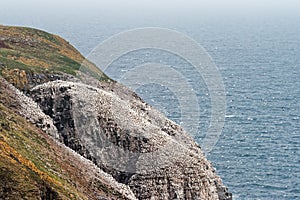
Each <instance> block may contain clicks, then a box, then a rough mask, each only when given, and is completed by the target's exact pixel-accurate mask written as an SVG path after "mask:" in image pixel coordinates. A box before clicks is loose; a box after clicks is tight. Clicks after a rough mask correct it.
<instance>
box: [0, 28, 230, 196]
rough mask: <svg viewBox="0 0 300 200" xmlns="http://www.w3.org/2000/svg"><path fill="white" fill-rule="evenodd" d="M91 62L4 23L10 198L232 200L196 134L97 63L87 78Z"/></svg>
mask: <svg viewBox="0 0 300 200" xmlns="http://www.w3.org/2000/svg"><path fill="white" fill-rule="evenodd" d="M83 59H84V58H83V56H82V55H81V54H80V53H79V52H78V51H77V50H76V49H74V47H72V46H71V45H70V44H68V42H66V41H64V40H63V39H61V38H60V37H59V36H55V35H51V34H48V33H46V32H43V31H39V30H36V29H31V28H21V27H6V26H0V62H1V63H0V72H1V74H2V76H3V77H4V78H5V80H4V79H2V78H0V82H1V87H0V94H1V96H0V97H1V98H0V106H1V107H0V108H1V109H0V111H1V113H0V114H1V129H0V130H1V131H0V139H1V140H0V141H1V142H2V143H1V147H3V148H2V149H1V151H0V154H1V160H0V163H1V172H0V173H1V174H0V175H1V176H3V180H7V181H5V182H3V183H5V184H8V186H9V187H8V188H6V186H5V185H4V184H3V185H2V186H1V187H2V190H1V191H0V197H1V195H2V197H3V198H8V197H16V198H18V197H19V196H18V195H23V194H24V193H26V194H27V193H28V194H29V195H31V197H37V199H38V198H43V197H44V196H46V199H47V198H48V199H51V198H54V199H57V198H58V199H68V198H71V199H72V198H75V199H135V198H138V199H224V200H225V199H231V194H230V193H228V191H227V188H226V187H225V186H224V185H223V183H222V181H221V179H220V178H219V177H218V176H217V175H216V174H215V171H214V168H213V167H212V165H211V164H210V162H209V161H207V159H206V158H205V157H204V155H203V154H202V152H201V149H200V147H199V146H198V145H197V144H196V143H195V142H194V141H193V139H192V138H191V137H190V136H189V134H188V133H186V132H185V131H184V130H183V129H182V128H181V127H180V126H178V125H176V124H175V123H174V122H172V121H170V120H168V119H166V118H165V117H164V116H163V115H162V114H161V113H160V112H158V111H157V110H155V109H153V108H152V107H151V106H150V105H148V104H146V103H145V102H144V101H143V100H142V99H140V98H139V97H138V96H137V95H136V94H135V93H134V92H132V91H130V90H129V89H128V88H126V87H124V86H122V85H120V84H118V83H116V82H114V81H112V80H110V79H109V78H108V77H106V76H105V75H104V74H103V73H102V72H101V71H100V70H98V69H97V67H96V66H95V65H93V64H92V63H89V62H85V63H86V64H85V66H84V67H83V68H81V70H82V69H84V70H83V71H80V72H79V71H78V69H79V66H80V64H81V62H82V61H83ZM78 74H80V76H79V77H78V76H77V75H78ZM6 81H8V82H9V83H11V84H12V85H10V84H9V83H8V82H6ZM15 87H16V88H18V89H20V90H22V91H23V92H24V93H25V94H26V95H27V96H25V95H24V94H23V93H22V92H20V91H19V90H17V89H16V88H15ZM25 119H26V120H27V121H25ZM33 125H34V126H35V127H34V126H33ZM71 149H73V150H74V151H73V150H71ZM75 152H76V153H75ZM77 153H78V154H77ZM79 154H80V155H82V156H83V157H85V158H83V157H81V156H80V155H79ZM10 155H12V156H10ZM87 159H88V160H90V161H88V160H87ZM23 160H24V161H23ZM91 161H92V162H91ZM28 163H29V164H28ZM94 164H95V165H94ZM10 165H11V166H13V167H11V168H10V167H9V166H10ZM10 169H11V170H12V171H10V172H11V173H10V174H7V173H6V172H7V171H9V170H10ZM18 170H20V172H19V171H18ZM29 175H30V176H29ZM24 177H25V178H24ZM26 178H27V179H26ZM6 182H7V183H6ZM10 182H12V183H17V184H9V183H10ZM19 183H20V184H19ZM23 184H25V185H26V184H27V186H28V187H27V186H26V187H25V185H24V187H23V186H22V185H23ZM44 186H45V187H44ZM30 187H32V188H33V189H32V190H30V189H26V188H30ZM129 187H130V188H129ZM22 188H25V189H24V190H23V189H22ZM14 190H16V191H20V192H17V193H18V194H15V193H12V191H14ZM30 191H33V193H31V192H30ZM1 192H2V193H1ZM39 194H42V195H39ZM47 195H48V196H47ZM49 195H50V196H49ZM29 198H30V197H29Z"/></svg>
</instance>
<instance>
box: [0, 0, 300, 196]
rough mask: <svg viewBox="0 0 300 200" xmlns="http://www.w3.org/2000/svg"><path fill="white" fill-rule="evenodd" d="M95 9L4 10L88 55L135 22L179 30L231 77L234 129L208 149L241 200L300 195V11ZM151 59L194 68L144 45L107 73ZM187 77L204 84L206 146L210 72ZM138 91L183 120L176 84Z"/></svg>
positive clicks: (5, 18)
mask: <svg viewBox="0 0 300 200" xmlns="http://www.w3.org/2000/svg"><path fill="white" fill-rule="evenodd" d="M269 2H271V1H269ZM16 4H17V3H16ZM57 5H59V3H58V2H56V4H55V6H57ZM39 6H40V7H39V8H44V9H45V7H46V6H42V5H39ZM55 6H50V8H54V7H55ZM89 6H90V7H88V6H87V7H84V8H82V9H83V10H80V9H79V8H77V7H76V11H75V10H72V7H71V8H70V9H68V7H66V6H64V7H58V8H57V10H55V9H54V10H53V11H52V10H51V9H50V8H49V9H48V10H47V9H45V10H44V11H43V9H35V8H34V6H33V7H29V6H27V7H26V6H25V8H24V9H21V7H20V10H19V11H18V9H17V8H14V7H13V6H11V5H6V9H5V8H4V7H5V6H3V7H1V8H0V23H2V24H5V25H23V26H31V27H35V28H39V29H43V30H46V31H49V32H52V33H55V34H58V35H60V36H62V37H64V38H66V39H67V40H68V41H69V42H70V43H71V44H73V45H74V46H75V47H76V48H78V49H79V51H81V52H82V53H83V54H84V55H88V54H89V52H90V51H91V50H92V49H93V48H95V47H96V46H97V45H98V44H99V43H100V42H102V41H104V40H105V39H107V38H108V37H110V36H112V35H113V34H116V33H119V32H121V31H126V30H128V29H132V28H139V27H148V26H151V27H153V26H155V27H163V28H170V29H174V30H177V31H179V32H181V33H183V34H186V35H187V36H189V37H191V38H193V39H194V40H196V41H197V42H198V43H199V44H200V45H202V46H203V47H204V48H205V49H206V50H207V52H208V53H209V54H210V56H211V57H212V59H213V60H214V62H215V64H216V66H217V67H218V68H219V70H220V73H221V75H222V78H223V81H224V84H225V90H226V99H227V102H226V103H227V111H226V118H225V127H224V129H223V132H222V135H221V137H220V138H219V141H218V143H217V145H216V146H215V147H214V149H213V151H212V152H210V153H208V154H207V157H208V159H209V160H210V161H212V163H213V165H214V166H215V168H216V169H217V173H218V175H220V176H221V177H222V179H223V181H224V183H225V185H226V186H228V188H229V190H230V191H231V192H232V193H233V196H234V199H300V81H299V80H300V14H298V13H297V12H295V10H296V8H293V7H292V6H291V7H290V8H289V9H287V8H282V9H279V8H280V6H278V8H277V9H278V12H275V11H272V10H271V11H270V10H266V11H265V12H264V9H263V7H257V10H255V9H254V7H253V8H251V11H249V12H244V11H246V10H247V9H244V10H242V9H240V10H236V14H234V13H235V12H234V9H233V8H231V10H230V9H229V10H230V11H231V14H228V13H230V12H229V11H228V13H225V12H224V13H222V12H220V13H218V14H215V13H211V14H209V13H210V12H216V11H215V10H214V9H213V7H211V9H210V10H207V11H206V12H204V13H203V14H201V12H200V11H199V13H200V14H199V13H197V12H196V11H197V9H193V12H191V13H189V12H179V13H176V12H177V11H174V12H171V13H164V9H159V8H158V11H157V12H154V13H151V12H149V13H143V10H145V8H143V9H142V10H139V8H136V11H135V12H136V13H135V14H134V13H131V12H130V11H127V12H126V10H125V11H124V10H123V13H121V14H120V13H118V11H120V10H122V9H121V8H116V9H114V8H111V10H109V11H105V10H104V8H102V7H99V9H97V8H93V7H92V6H91V5H89ZM98 6H99V5H98ZM110 6H111V5H110ZM128 7H130V5H129V6H128ZM229 7H230V6H229ZM245 7H246V6H245ZM88 8H89V9H91V10H90V12H89V9H88ZM126 8H127V7H126ZM215 8H216V9H217V10H218V9H220V7H217V6H216V7H215ZM298 8H300V6H299V5H298ZM133 10H134V9H133ZM110 11H111V13H109V12H110ZM201 11H203V10H201ZM279 11H280V12H279ZM54 12H55V13H54ZM232 13H233V14H232ZM174 42H176V41H174ZM147 62H159V63H163V64H168V65H171V66H174V67H175V68H176V67H177V68H180V69H189V64H188V63H186V62H185V61H184V60H183V59H180V58H179V57H178V56H175V55H173V54H170V53H168V52H164V51H158V50H141V51H138V52H131V53H129V54H127V55H125V56H123V57H121V58H120V59H118V60H117V61H116V62H114V63H113V64H112V65H111V68H110V69H109V70H108V72H107V73H108V75H110V76H111V77H112V78H114V79H116V80H117V79H118V78H120V76H121V75H122V73H123V72H124V70H125V71H126V70H129V69H130V68H131V67H132V66H136V65H139V64H142V63H147ZM185 77H186V78H187V79H188V80H189V82H190V84H191V85H192V86H195V85H196V84H195V83H197V84H199V83H200V84H202V87H199V86H198V88H194V89H195V90H196V92H197V96H198V100H199V107H200V116H201V117H200V119H199V134H198V135H197V136H196V137H195V139H196V140H197V141H198V142H199V144H201V139H203V137H204V136H205V131H206V130H207V127H208V124H209V117H210V116H209V115H210V98H209V95H208V91H207V88H206V85H205V83H204V81H203V80H202V78H201V76H197V75H195V74H193V73H186V74H185ZM137 92H138V93H139V94H140V95H141V96H142V97H143V98H144V99H145V100H146V101H147V102H148V103H150V104H152V105H154V106H155V107H157V108H158V109H160V110H161V111H162V112H164V113H165V114H166V115H167V116H168V117H169V118H171V119H172V120H174V121H176V122H178V123H180V105H179V103H178V101H177V100H176V96H174V94H173V93H172V92H171V91H170V90H168V89H167V88H165V87H162V86H159V85H145V86H143V87H141V88H139V89H138V90H137Z"/></svg>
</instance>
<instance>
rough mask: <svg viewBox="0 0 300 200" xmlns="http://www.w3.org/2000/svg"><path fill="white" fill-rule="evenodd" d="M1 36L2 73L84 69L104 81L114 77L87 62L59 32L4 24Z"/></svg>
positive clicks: (70, 71)
mask: <svg viewBox="0 0 300 200" xmlns="http://www.w3.org/2000/svg"><path fill="white" fill-rule="evenodd" d="M0 39H1V40H0V74H2V75H3V73H2V71H3V70H5V69H20V70H24V71H25V72H26V74H28V73H44V72H47V73H60V72H63V73H67V74H71V75H74V76H75V75H77V74H78V73H77V72H78V71H81V72H83V73H87V74H89V75H90V76H93V77H94V78H96V79H98V80H100V81H108V80H110V79H109V78H108V77H107V76H106V75H105V74H104V73H103V72H102V71H101V70H100V69H98V68H97V66H95V65H94V64H93V63H91V62H89V61H86V60H85V58H84V57H83V56H82V55H81V54H80V53H79V52H78V51H77V50H76V49H75V48H74V47H73V46H72V45H70V44H69V43H68V42H67V41H65V40H64V39H62V38H61V37H59V36H57V35H53V34H49V33H47V32H45V31H41V30H37V29H33V28H25V27H9V26H1V25H0ZM83 62H84V65H82V63H83ZM4 77H5V76H4ZM5 78H6V77H5Z"/></svg>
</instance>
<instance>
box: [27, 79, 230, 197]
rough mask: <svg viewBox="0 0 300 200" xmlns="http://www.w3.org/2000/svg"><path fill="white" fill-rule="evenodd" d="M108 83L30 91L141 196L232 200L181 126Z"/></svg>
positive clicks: (70, 136)
mask: <svg viewBox="0 0 300 200" xmlns="http://www.w3.org/2000/svg"><path fill="white" fill-rule="evenodd" d="M102 86H103V87H102V89H99V88H96V87H92V86H88V85H85V84H81V83H74V82H64V81H54V82H49V83H45V84H42V85H39V86H37V87H35V88H33V89H32V90H31V92H30V95H31V97H32V98H33V99H34V100H35V101H36V102H37V103H38V104H39V105H40V107H41V109H42V110H43V111H44V112H45V113H46V114H47V115H49V116H50V117H51V118H52V119H53V121H54V125H55V126H56V128H57V130H58V133H59V134H60V136H61V137H62V138H63V141H64V144H66V145H67V146H69V147H70V148H72V149H73V150H75V151H76V152H78V153H80V154H81V155H83V156H85V157H86V158H88V159H90V160H92V161H93V162H94V163H96V164H97V165H98V166H99V167H100V168H101V169H103V170H104V171H106V172H107V173H110V174H112V175H113V177H114V178H115V179H116V180H117V181H119V182H122V183H124V184H127V185H129V186H130V188H131V190H132V191H133V192H134V193H135V195H136V197H137V198H138V199H231V195H230V194H229V193H228V192H227V189H226V188H225V187H224V186H223V184H222V182H221V179H220V178H219V177H218V176H217V175H216V174H215V170H214V168H213V167H212V166H211V164H210V162H208V161H207V160H206V158H205V157H204V155H203V153H202V152H201V149H200V147H199V146H198V145H197V144H196V143H195V142H194V141H193V139H192V138H191V137H190V136H189V135H188V134H187V133H186V132H185V131H184V130H183V129H182V128H181V127H179V126H178V125H176V124H175V123H174V122H172V121H170V120H168V119H166V118H165V117H164V116H163V115H162V114H161V113H159V112H158V111H156V110H155V109H153V108H152V107H151V106H149V105H148V104H146V103H145V102H143V101H141V100H140V99H139V98H138V97H136V96H135V95H134V93H131V94H127V95H125V96H126V98H123V96H122V95H121V94H120V92H119V94H118V92H116V91H118V90H120V91H121V90H122V89H120V87H121V86H119V85H118V84H115V85H113V86H112V85H110V86H108V85H106V86H105V85H102ZM123 94H124V93H123Z"/></svg>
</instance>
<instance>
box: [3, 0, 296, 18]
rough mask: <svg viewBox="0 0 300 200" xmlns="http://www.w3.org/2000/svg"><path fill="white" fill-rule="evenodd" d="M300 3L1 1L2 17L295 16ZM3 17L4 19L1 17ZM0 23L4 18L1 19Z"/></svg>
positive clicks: (248, 0) (289, 0)
mask: <svg viewBox="0 0 300 200" xmlns="http://www.w3.org/2000/svg"><path fill="white" fill-rule="evenodd" d="M299 10H300V1H299V0H75V1H74V0H73V1H72V0H52V1H45V0H23V1H19V0H10V1H3V2H1V6H0V11H1V12H0V13H1V14H0V17H1V15H3V14H11V16H13V14H17V13H20V12H21V13H24V14H30V13H32V14H44V15H53V16H55V14H59V13H60V14H63V13H68V14H75V13H76V14H91V13H94V14H96V13H99V12H101V13H102V14H105V15H109V14H113V15H119V16H130V15H135V16H147V15H157V14H168V15H181V14H182V15H183V14H184V15H189V14H201V13H202V14H203V13H205V14H211V15H218V14H226V15H230V14H231V15H234V14H236V15H242V14H259V13H265V14H266V13H268V14H272V13H273V14H274V13H279V14H280V13H281V14H289V13H296V12H298V11H299ZM2 17H3V16H2ZM0 20H1V18H0Z"/></svg>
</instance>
